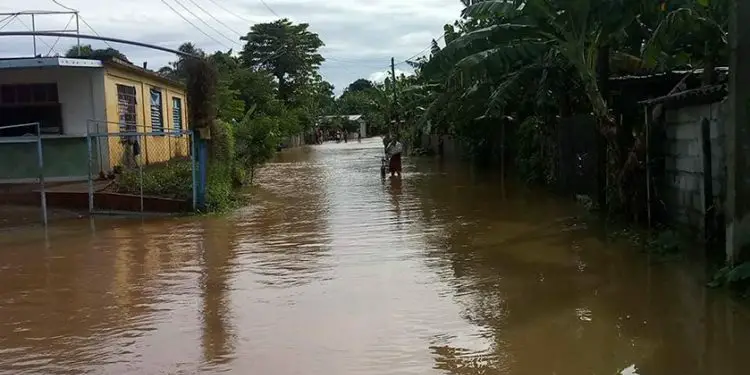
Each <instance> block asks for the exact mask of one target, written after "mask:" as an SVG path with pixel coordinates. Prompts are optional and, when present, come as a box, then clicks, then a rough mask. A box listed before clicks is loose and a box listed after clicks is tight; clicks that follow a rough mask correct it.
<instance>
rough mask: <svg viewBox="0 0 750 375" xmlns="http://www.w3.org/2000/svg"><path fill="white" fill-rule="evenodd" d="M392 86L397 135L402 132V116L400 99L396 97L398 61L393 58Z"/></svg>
mask: <svg viewBox="0 0 750 375" xmlns="http://www.w3.org/2000/svg"><path fill="white" fill-rule="evenodd" d="M391 86H392V87H393V119H394V120H395V121H396V134H397V135H398V134H399V132H400V131H401V116H399V114H398V98H397V96H396V60H395V59H394V58H393V57H391Z"/></svg>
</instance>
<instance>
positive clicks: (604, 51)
mask: <svg viewBox="0 0 750 375" xmlns="http://www.w3.org/2000/svg"><path fill="white" fill-rule="evenodd" d="M596 83H597V88H598V91H599V95H601V98H602V99H603V100H604V108H607V101H608V99H609V46H608V45H602V46H600V47H599V49H598V51H597V56H596ZM602 115H603V116H602ZM608 116H609V114H608V113H603V114H602V113H600V114H599V116H598V119H597V122H598V124H597V125H598V126H599V130H600V132H599V133H597V137H596V139H597V142H596V143H597V147H596V171H597V176H596V179H597V181H596V184H597V189H596V190H597V192H596V193H597V205H598V206H599V209H600V210H601V212H607V175H608V173H607V172H608V168H607V154H608V151H609V147H608V146H610V145H608V143H611V142H607V137H606V133H605V132H607V131H609V128H610V127H611V126H612V124H610V121H609V117H608Z"/></svg>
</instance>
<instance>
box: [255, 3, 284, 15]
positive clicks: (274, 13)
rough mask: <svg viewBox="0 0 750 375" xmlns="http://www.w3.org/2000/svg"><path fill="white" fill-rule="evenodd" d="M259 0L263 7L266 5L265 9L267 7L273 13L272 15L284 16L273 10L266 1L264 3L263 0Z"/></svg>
mask: <svg viewBox="0 0 750 375" xmlns="http://www.w3.org/2000/svg"><path fill="white" fill-rule="evenodd" d="M260 2H261V3H262V4H263V6H264V7H266V9H268V11H269V12H271V13H273V15H274V16H276V17H279V18H284V17H281V16H280V15H279V14H278V13H276V11H275V10H273V8H271V7H270V6H269V5H268V3H266V1H265V0H260Z"/></svg>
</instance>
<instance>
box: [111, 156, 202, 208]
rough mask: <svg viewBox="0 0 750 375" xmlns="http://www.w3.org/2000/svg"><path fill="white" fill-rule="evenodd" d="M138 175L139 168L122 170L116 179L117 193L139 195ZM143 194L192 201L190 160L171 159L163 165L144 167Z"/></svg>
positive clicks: (139, 182) (139, 179) (139, 178)
mask: <svg viewBox="0 0 750 375" xmlns="http://www.w3.org/2000/svg"><path fill="white" fill-rule="evenodd" d="M140 174H141V172H140V170H139V168H130V169H125V170H123V171H122V173H121V174H120V175H119V176H117V179H116V187H117V192H120V193H125V194H140V193H141V176H140ZM143 194H144V195H151V196H158V197H165V198H174V199H192V196H193V172H192V169H191V168H190V159H172V160H170V161H167V162H165V163H159V164H151V165H146V166H144V167H143Z"/></svg>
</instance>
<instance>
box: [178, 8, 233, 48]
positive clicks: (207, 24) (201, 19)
mask: <svg viewBox="0 0 750 375" xmlns="http://www.w3.org/2000/svg"><path fill="white" fill-rule="evenodd" d="M174 2H175V3H176V4H177V5H179V6H180V7H181V8H182V9H185V11H186V12H188V13H189V14H190V15H191V16H193V17H195V18H197V19H198V21H201V23H203V24H204V25H206V27H208V28H209V29H211V30H213V31H214V32H215V33H216V34H218V35H219V36H221V37H222V38H224V39H226V40H228V41H229V42H230V43H235V44H237V42H236V41H235V40H233V39H232V38H229V37H227V36H226V35H224V33H222V32H221V31H219V30H217V29H216V28H214V27H213V26H211V25H210V24H209V23H208V22H206V21H204V20H203V18H200V17H198V15H197V14H195V13H193V11H192V10H190V8H188V7H186V6H185V5H184V4H183V3H181V2H180V1H179V0H174ZM220 44H221V45H223V46H224V47H227V48H231V47H229V46H227V45H226V44H224V43H220Z"/></svg>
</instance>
